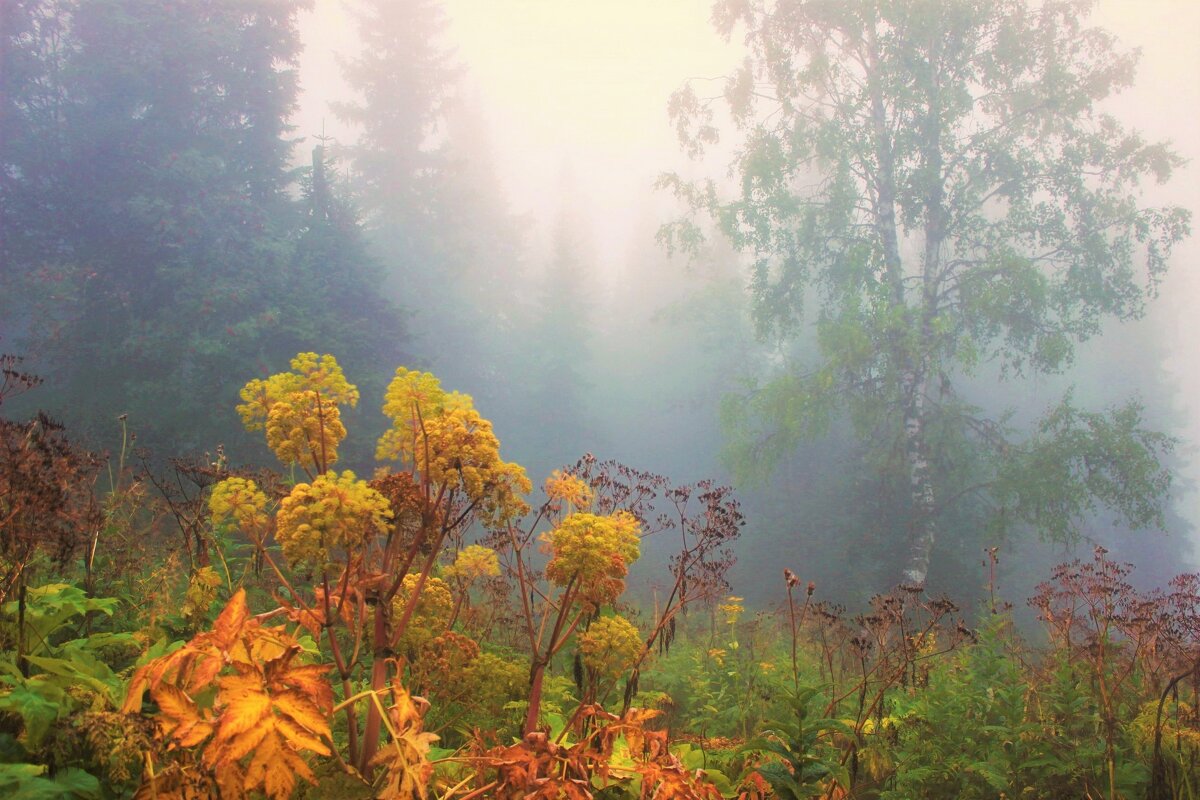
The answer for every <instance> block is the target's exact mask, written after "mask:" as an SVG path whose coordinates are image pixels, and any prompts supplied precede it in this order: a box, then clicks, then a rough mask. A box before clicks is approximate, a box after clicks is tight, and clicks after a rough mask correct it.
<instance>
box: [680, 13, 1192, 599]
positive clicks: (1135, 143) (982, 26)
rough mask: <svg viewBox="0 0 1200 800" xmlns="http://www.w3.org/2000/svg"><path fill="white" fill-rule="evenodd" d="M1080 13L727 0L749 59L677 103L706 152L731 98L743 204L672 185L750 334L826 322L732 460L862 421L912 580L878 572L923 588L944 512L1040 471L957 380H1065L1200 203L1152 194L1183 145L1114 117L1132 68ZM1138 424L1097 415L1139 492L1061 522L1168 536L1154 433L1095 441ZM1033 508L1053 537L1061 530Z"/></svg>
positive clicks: (1138, 308) (727, 29)
mask: <svg viewBox="0 0 1200 800" xmlns="http://www.w3.org/2000/svg"><path fill="white" fill-rule="evenodd" d="M1087 10H1088V4H1087V3H1086V2H1082V1H1080V2H1073V1H1070V0H1068V1H1066V2H1055V3H1041V4H1034V5H1030V4H1027V3H1026V2H1023V0H1003V1H1002V2H992V0H986V1H985V0H954V1H953V2H943V3H934V4H930V3H926V2H921V0H903V1H902V2H895V3H887V4H882V5H881V4H879V3H876V2H872V1H871V0H861V2H860V1H859V0H854V2H845V3H839V4H826V3H804V4H800V5H790V4H776V3H772V2H766V0H751V1H750V2H744V1H743V0H730V1H729V2H722V3H718V4H717V7H716V9H715V11H714V15H713V19H714V22H715V24H716V26H717V28H718V29H719V30H720V31H721V32H722V33H723V34H724V35H725V36H726V37H731V36H732V35H733V33H734V31H735V30H738V29H741V30H743V31H744V39H745V43H746V47H747V50H748V57H747V59H746V61H745V63H744V66H743V67H742V69H741V70H740V71H739V72H738V73H737V74H735V75H733V76H731V77H730V78H728V79H727V81H726V85H725V93H724V97H723V102H722V100H715V101H701V100H700V99H699V97H698V96H697V94H696V92H695V91H694V90H693V89H692V88H691V87H690V86H689V87H686V88H685V89H684V90H682V91H681V92H680V93H679V94H678V95H677V96H676V97H675V98H674V99H673V101H672V105H671V112H672V115H673V116H674V118H675V121H676V123H677V126H678V128H679V131H680V137H681V140H682V141H683V144H684V146H685V148H687V149H688V150H689V152H690V153H692V154H693V155H697V156H698V155H699V154H701V153H702V152H703V150H704V147H705V145H706V144H708V143H710V142H712V141H715V140H716V136H717V128H716V125H715V118H716V117H715V107H716V106H722V107H723V108H724V110H726V111H727V112H728V115H729V119H730V121H731V123H732V127H733V128H735V129H736V131H737V134H738V137H739V142H738V149H737V150H736V153H735V157H734V163H733V164H732V169H731V172H732V174H733V176H734V177H736V178H738V179H739V181H738V185H737V189H736V190H735V193H734V195H733V196H732V197H722V196H721V195H720V194H719V193H718V192H717V191H716V190H715V188H714V185H713V184H712V183H711V182H708V183H702V184H699V185H690V184H687V183H685V182H684V181H683V180H681V179H680V178H679V177H677V176H667V177H666V178H664V179H663V181H662V183H663V185H665V186H666V187H668V188H670V189H673V190H674V191H675V193H676V194H677V195H678V196H679V197H680V198H681V199H682V200H684V201H685V202H687V203H688V204H689V205H690V206H691V208H692V209H693V211H695V212H699V213H702V214H704V215H706V216H707V217H708V218H709V219H711V220H712V221H713V223H714V224H715V225H716V226H717V227H718V228H719V229H720V231H721V232H722V233H723V234H724V235H725V236H727V237H728V238H729V239H730V240H731V241H732V242H733V243H734V245H735V246H736V247H738V248H739V249H740V250H742V251H743V252H746V253H748V254H749V255H751V256H752V257H753V259H754V264H753V268H752V274H751V280H750V291H751V294H752V296H753V302H754V316H755V320H756V322H757V324H758V328H759V331H760V334H762V335H763V336H764V337H765V336H768V335H780V334H782V335H785V336H791V335H794V334H796V333H798V332H799V331H800V330H801V325H802V324H803V323H806V322H809V321H811V326H812V332H813V334H814V338H815V340H816V342H817V347H818V352H817V353H816V354H815V355H814V356H813V357H811V358H808V359H805V360H804V361H801V362H797V363H785V364H783V365H782V369H781V370H779V371H780V372H782V373H783V375H782V376H781V377H779V378H777V379H773V380H769V381H766V382H763V383H762V384H761V385H760V386H758V387H752V388H751V390H750V391H749V392H747V393H746V395H747V396H746V397H745V398H744V399H743V400H741V401H739V402H735V403H733V404H731V406H730V412H729V416H730V417H731V418H732V419H733V420H734V421H735V422H737V423H740V424H741V428H742V431H743V433H747V432H748V434H749V436H747V437H746V438H748V439H749V442H747V443H744V446H742V447H741V448H738V449H739V450H741V451H743V453H744V452H745V451H746V450H747V446H746V445H748V446H749V447H750V448H752V449H751V450H750V452H751V453H752V455H753V458H745V457H743V458H741V459H740V461H741V463H754V462H755V461H758V462H759V465H761V463H762V461H763V460H766V459H768V458H770V459H777V458H782V457H784V456H786V455H787V454H788V453H789V452H791V450H793V449H794V448H795V447H796V445H797V444H798V443H799V442H800V441H803V440H804V439H805V438H810V437H812V436H814V435H821V434H823V433H824V432H825V431H826V430H827V429H828V426H829V424H830V420H831V419H832V420H834V421H842V420H844V421H845V422H847V423H849V425H850V426H851V427H852V429H853V431H854V434H855V436H856V437H857V438H858V440H859V441H860V442H862V443H863V444H864V445H865V449H866V450H867V451H868V453H869V455H868V456H867V460H868V462H869V464H870V468H871V471H872V473H873V476H872V477H874V478H875V479H876V480H878V481H879V482H880V483H881V484H885V485H888V487H889V488H888V492H889V493H892V492H894V499H893V500H892V501H891V502H890V503H889V504H888V507H887V508H886V509H885V513H883V514H881V515H880V516H881V517H882V518H883V519H886V520H895V521H896V523H897V524H886V523H885V524H882V525H881V524H880V523H875V524H876V525H878V526H879V529H878V530H876V531H875V536H874V538H875V540H876V542H877V543H878V544H877V546H879V547H882V548H886V549H887V550H888V551H889V554H890V555H891V556H892V558H893V561H894V562H895V563H896V564H898V565H903V569H902V570H901V571H900V572H899V573H897V571H896V570H895V569H893V574H892V575H891V576H890V580H889V581H888V583H891V584H894V583H896V582H897V581H902V582H909V583H917V584H923V583H924V582H925V580H926V577H927V574H928V570H929V565H930V557H931V555H932V553H933V545H934V541H935V539H936V538H937V536H936V534H937V532H938V530H939V528H946V529H951V530H953V529H954V528H955V527H957V526H954V525H952V524H951V523H952V522H953V521H954V520H953V519H952V518H951V517H950V516H949V511H950V510H951V509H952V508H953V507H954V506H956V505H957V506H962V505H973V506H975V507H976V508H987V506H988V503H989V502H990V501H992V500H994V499H995V497H994V495H993V494H992V492H991V490H993V489H994V488H995V483H996V481H997V480H999V476H1001V475H1003V474H1005V471H1006V470H1009V469H1021V468H1024V467H1027V466H1029V462H1025V463H1024V464H1021V465H1020V467H1017V465H1016V464H1015V463H1014V462H1013V461H1011V460H1010V458H1009V456H1010V451H1011V450H1012V449H1013V448H1016V447H1019V444H1018V443H1019V439H1020V432H1018V431H1012V430H1006V429H1005V426H1004V425H1003V424H1001V423H1000V422H998V421H997V420H998V419H1000V420H1002V419H1003V417H1002V416H1001V410H1000V409H988V408H978V407H975V406H974V405H973V404H972V403H970V402H969V401H968V400H966V396H967V392H966V391H964V384H965V380H964V379H966V378H969V377H971V376H972V375H973V374H975V373H977V372H978V371H980V370H981V368H982V367H983V366H984V365H990V366H994V367H995V368H996V369H997V370H998V372H999V374H1000V376H1016V377H1020V376H1022V375H1025V374H1026V373H1038V372H1042V373H1046V372H1051V373H1053V372H1058V371H1061V370H1063V369H1065V368H1066V367H1067V366H1069V365H1070V363H1071V360H1072V358H1073V356H1074V352H1075V347H1076V345H1077V344H1078V343H1080V342H1082V341H1085V340H1087V339H1089V338H1090V337H1092V336H1095V335H1096V334H1097V333H1098V332H1099V331H1100V327H1101V324H1102V322H1103V321H1104V320H1106V319H1116V320H1122V321H1123V320H1129V319H1133V318H1136V317H1137V316H1139V315H1140V314H1141V313H1142V311H1143V309H1144V306H1145V303H1146V301H1147V300H1148V299H1149V298H1150V297H1151V296H1152V295H1153V290H1154V286H1155V285H1156V283H1157V282H1158V281H1159V280H1160V279H1161V277H1162V276H1163V274H1164V273H1165V271H1166V268H1167V260H1168V257H1169V255H1170V253H1171V250H1172V248H1173V246H1174V245H1175V244H1177V243H1178V242H1180V241H1181V240H1182V239H1183V238H1184V237H1185V236H1186V235H1188V233H1189V224H1190V213H1189V212H1188V211H1186V210H1184V209H1182V208H1171V207H1167V208H1154V207H1149V206H1144V205H1142V203H1141V201H1140V198H1139V190H1140V187H1141V186H1142V185H1143V184H1144V183H1146V182H1147V181H1149V180H1156V181H1160V182H1161V181H1163V180H1166V179H1167V178H1168V177H1169V176H1170V173H1171V171H1172V170H1173V169H1174V168H1175V167H1177V166H1179V165H1180V164H1181V163H1182V161H1181V159H1180V158H1179V156H1178V155H1176V154H1175V153H1173V152H1172V151H1171V150H1170V148H1169V147H1168V146H1167V145H1165V144H1158V143H1150V142H1146V141H1144V140H1143V139H1142V138H1141V137H1140V136H1139V135H1138V134H1137V133H1135V132H1131V131H1127V130H1126V129H1125V128H1123V127H1122V126H1121V125H1120V124H1119V123H1118V122H1117V121H1116V120H1114V119H1112V118H1111V117H1109V116H1106V115H1104V114H1101V113H1100V112H1099V108H1098V106H1099V104H1100V103H1101V102H1102V101H1103V100H1105V99H1106V98H1107V97H1108V96H1110V95H1111V94H1114V93H1116V92H1118V91H1120V90H1121V89H1123V88H1125V87H1126V86H1128V85H1129V84H1130V82H1131V81H1132V76H1133V71H1134V66H1135V63H1136V57H1135V55H1132V54H1127V53H1122V52H1121V51H1120V50H1119V49H1117V48H1116V43H1115V40H1114V38H1113V37H1112V36H1111V35H1110V34H1108V33H1106V32H1105V31H1102V30H1099V29H1095V28H1088V27H1086V17H1087ZM696 230H697V226H696V223H695V222H694V221H685V222H684V223H682V224H679V225H675V226H668V227H667V228H665V229H664V232H663V236H664V238H665V239H666V240H667V242H668V244H671V245H681V244H694V243H695V242H696V241H697V239H696ZM1052 416H1053V415H1052ZM747 422H748V423H749V424H748V425H747ZM1059 422H1060V423H1063V424H1069V423H1066V422H1065V421H1062V420H1060V421H1059ZM1128 423H1129V420H1128V414H1127V413H1126V412H1121V411H1117V412H1115V413H1114V414H1113V415H1112V419H1111V420H1110V421H1108V422H1103V421H1101V420H1100V418H1095V419H1093V420H1090V421H1089V423H1087V424H1090V426H1091V427H1092V429H1093V431H1094V432H1095V433H1096V436H1095V437H1094V438H1093V440H1092V443H1093V444H1094V445H1096V446H1098V447H1104V448H1105V455H1104V457H1105V459H1106V460H1107V461H1108V465H1109V466H1108V468H1107V469H1106V470H1105V471H1107V472H1108V473H1109V475H1111V476H1114V477H1115V479H1116V480H1117V481H1125V480H1126V479H1128V481H1127V482H1125V483H1122V485H1121V486H1120V487H1119V488H1117V489H1116V490H1114V489H1113V487H1111V486H1109V485H1105V484H1104V482H1103V480H1102V479H1101V480H1098V481H1094V482H1089V481H1082V482H1081V481H1076V482H1074V483H1072V484H1071V488H1072V489H1075V490H1078V491H1077V492H1076V493H1075V499H1074V500H1072V501H1068V502H1067V503H1066V504H1065V506H1063V505H1060V510H1062V511H1065V512H1067V513H1071V512H1074V511H1077V510H1078V508H1080V507H1082V508H1087V507H1090V505H1089V504H1091V503H1093V502H1094V503H1098V504H1101V505H1103V504H1109V503H1115V505H1116V508H1117V509H1118V510H1119V511H1120V512H1121V513H1128V512H1129V510H1130V509H1133V510H1134V512H1135V513H1134V514H1133V515H1132V520H1133V523H1134V524H1135V525H1137V524H1144V523H1145V522H1146V521H1157V519H1158V518H1159V514H1160V513H1161V508H1162V504H1163V503H1164V497H1165V489H1164V485H1165V484H1164V480H1163V479H1162V476H1161V467H1159V466H1158V464H1157V461H1158V458H1159V456H1160V454H1161V446H1162V444H1163V442H1161V441H1159V442H1154V441H1148V440H1147V439H1145V438H1144V437H1142V438H1139V437H1138V436H1136V435H1133V436H1130V435H1125V436H1117V437H1116V438H1119V439H1120V441H1114V440H1113V437H1110V436H1106V435H1105V433H1104V431H1101V430H1100V429H1101V428H1107V429H1108V430H1109V432H1110V433H1116V432H1118V431H1121V430H1125V431H1126V432H1127V434H1128V433H1129V432H1131V429H1130V427H1129V424H1128ZM1055 424H1056V423H1053V422H1052V423H1051V426H1052V427H1053V426H1054V425H1055ZM1060 432H1061V431H1060ZM1046 433H1047V432H1046V431H1041V432H1039V433H1038V434H1036V435H1035V436H1034V440H1033V442H1031V444H1030V447H1031V448H1034V449H1036V448H1038V447H1040V446H1041V444H1042V443H1041V441H1040V439H1041V436H1042V435H1044V434H1046ZM1106 439H1107V441H1105V440H1106ZM1013 440H1016V441H1015V442H1014V441H1013ZM1131 445H1132V446H1131ZM1092 452H1093V454H1094V453H1095V450H1093V451H1092ZM1119 462H1123V463H1119ZM1035 480H1041V481H1042V482H1043V483H1045V484H1050V483H1052V482H1053V480H1054V479H1053V476H1049V475H1044V474H1043V475H1040V477H1039V478H1035ZM892 487H894V488H892ZM1012 497H1013V495H1012V494H1010V495H1009V499H1011V498H1012ZM1034 499H1036V498H1034ZM1072 504H1074V505H1075V506H1076V507H1075V508H1072V507H1071V506H1072ZM841 505H842V506H843V507H844V506H850V505H852V503H850V502H843V503H841ZM1043 510H1044V509H1043ZM1022 513H1023V514H1024V516H1022V517H1021V519H1022V522H1024V523H1025V524H1027V525H1028V524H1030V523H1033V527H1037V528H1038V529H1039V531H1040V532H1041V533H1043V534H1045V535H1047V536H1060V535H1062V534H1063V533H1064V531H1065V530H1067V529H1068V528H1069V525H1070V523H1066V522H1064V521H1063V520H1062V519H1061V518H1054V517H1050V516H1048V515H1045V514H1044V513H1039V512H1038V511H1037V510H1033V509H1031V510H1028V511H1026V512H1022ZM1043 523H1045V524H1044V525H1043ZM964 527H965V526H964ZM971 527H974V526H971ZM889 538H895V539H899V541H898V542H888V539H889Z"/></svg>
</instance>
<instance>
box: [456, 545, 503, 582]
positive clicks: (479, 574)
mask: <svg viewBox="0 0 1200 800" xmlns="http://www.w3.org/2000/svg"><path fill="white" fill-rule="evenodd" d="M499 574H500V559H499V557H498V556H497V555H496V551H495V550H492V549H491V548H490V547H484V546H483V545H479V544H472V545H467V546H466V547H464V548H463V549H462V550H460V551H459V553H458V557H457V558H455V559H454V563H453V564H451V565H450V566H448V567H446V577H447V578H454V579H457V580H461V581H463V582H464V583H471V582H472V581H476V580H479V579H480V578H494V577H496V576H497V575H499Z"/></svg>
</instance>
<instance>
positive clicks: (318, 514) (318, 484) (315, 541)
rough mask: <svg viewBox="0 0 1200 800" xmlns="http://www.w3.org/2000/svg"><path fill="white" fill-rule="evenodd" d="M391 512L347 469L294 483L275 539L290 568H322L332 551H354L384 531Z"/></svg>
mask: <svg viewBox="0 0 1200 800" xmlns="http://www.w3.org/2000/svg"><path fill="white" fill-rule="evenodd" d="M391 517H392V511H391V509H390V508H388V503H387V500H386V499H384V497H383V495H381V494H379V492H377V491H375V490H374V489H372V488H371V487H370V486H368V485H367V483H366V481H360V480H358V479H357V478H355V477H354V473H353V472H350V471H349V470H347V471H345V472H343V473H342V474H341V475H338V474H337V473H335V472H330V473H326V474H324V475H318V476H317V478H316V479H315V480H314V481H313V482H312V483H298V484H296V486H295V487H294V488H293V489H292V491H291V493H290V494H289V495H288V496H287V497H285V498H283V502H282V503H281V504H280V507H279V514H278V516H277V517H276V532H275V538H276V539H278V540H279V544H280V546H282V548H283V555H284V556H285V557H286V558H287V560H288V562H289V563H290V564H292V565H304V566H307V567H310V568H313V569H321V568H322V567H324V566H325V565H326V564H328V563H329V559H330V555H329V551H330V549H331V548H335V547H336V548H344V549H354V548H358V547H361V546H363V545H364V544H366V543H367V542H368V541H369V540H370V539H371V538H372V537H374V536H376V535H378V534H382V533H385V532H386V531H387V521H388V520H389V519H391Z"/></svg>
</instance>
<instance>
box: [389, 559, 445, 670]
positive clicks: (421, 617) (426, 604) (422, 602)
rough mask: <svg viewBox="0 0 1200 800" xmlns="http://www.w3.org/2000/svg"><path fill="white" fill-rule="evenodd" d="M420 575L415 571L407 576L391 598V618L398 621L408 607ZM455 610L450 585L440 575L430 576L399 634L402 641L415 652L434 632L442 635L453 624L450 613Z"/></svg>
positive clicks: (431, 637) (434, 634) (403, 644)
mask: <svg viewBox="0 0 1200 800" xmlns="http://www.w3.org/2000/svg"><path fill="white" fill-rule="evenodd" d="M420 577H421V576H420V575H414V574H412V573H410V574H408V575H405V576H404V582H403V583H402V584H401V586H400V589H399V590H398V591H397V592H396V596H395V597H393V598H392V620H393V621H394V622H397V623H398V622H399V621H400V619H401V616H402V615H403V614H404V609H405V608H407V607H408V600H409V598H410V597H412V593H413V590H414V589H416V587H417V581H418V580H419V579H420ZM453 613H454V595H452V594H451V593H450V587H449V586H447V585H446V582H445V581H444V580H442V579H441V578H435V577H433V576H430V577H428V578H426V579H425V585H424V586H423V587H421V594H420V596H419V597H418V598H417V605H416V607H415V608H413V614H412V617H411V618H409V620H408V627H407V628H405V629H404V635H403V636H401V637H400V644H401V646H403V647H407V648H410V649H411V650H413V651H414V652H415V651H417V650H419V649H420V648H421V647H422V646H423V645H425V643H426V642H428V641H430V640H431V639H433V638H434V637H435V636H439V635H441V634H442V633H443V632H444V631H445V630H446V628H447V627H448V626H449V624H450V615H451V614H453Z"/></svg>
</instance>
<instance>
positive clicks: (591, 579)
mask: <svg viewBox="0 0 1200 800" xmlns="http://www.w3.org/2000/svg"><path fill="white" fill-rule="evenodd" d="M640 531H641V523H639V522H638V520H637V517H635V516H633V515H632V514H630V513H629V512H627V511H617V512H616V513H614V514H609V515H607V516H597V515H595V514H585V513H576V514H571V515H570V516H568V517H567V518H566V519H564V520H563V521H562V522H561V523H560V524H559V526H558V527H557V528H555V529H554V530H553V531H551V532H550V533H549V534H548V535H547V536H546V540H547V541H548V542H549V544H550V549H551V552H552V553H553V555H552V556H551V558H550V563H549V564H547V565H546V576H547V577H548V578H550V580H552V581H553V582H554V583H555V584H557V585H558V586H566V585H567V584H569V583H571V582H572V581H574V584H573V585H574V586H575V587H576V589H577V590H578V592H579V598H580V599H581V600H582V601H583V602H584V604H585V605H587V606H590V607H598V606H601V605H604V604H605V603H611V602H612V601H613V600H616V599H617V598H618V597H619V596H620V595H621V592H623V591H624V590H625V576H626V575H627V574H628V573H629V565H630V564H632V563H633V562H634V561H636V560H637V558H638V556H639V555H640V551H639V549H638V536H639V533H640Z"/></svg>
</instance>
